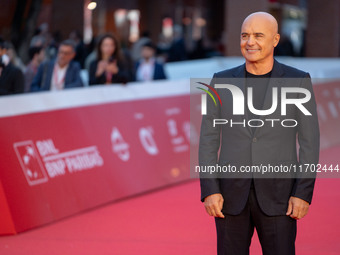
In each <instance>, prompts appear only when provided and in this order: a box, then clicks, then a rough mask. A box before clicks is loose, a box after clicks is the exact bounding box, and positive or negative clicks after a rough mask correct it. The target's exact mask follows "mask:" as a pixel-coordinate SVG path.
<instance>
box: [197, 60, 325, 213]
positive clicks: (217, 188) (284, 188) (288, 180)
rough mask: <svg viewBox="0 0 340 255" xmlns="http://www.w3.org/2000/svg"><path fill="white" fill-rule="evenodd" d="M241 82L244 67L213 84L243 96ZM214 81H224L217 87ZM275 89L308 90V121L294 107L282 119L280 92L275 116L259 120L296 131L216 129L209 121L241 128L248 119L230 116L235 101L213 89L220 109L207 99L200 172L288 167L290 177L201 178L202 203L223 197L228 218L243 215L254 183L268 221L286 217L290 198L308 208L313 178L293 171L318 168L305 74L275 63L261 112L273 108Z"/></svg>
mask: <svg viewBox="0 0 340 255" xmlns="http://www.w3.org/2000/svg"><path fill="white" fill-rule="evenodd" d="M244 77H245V64H244V65H241V66H238V67H236V68H233V69H229V70H225V71H222V72H219V73H216V74H215V75H214V78H213V80H212V85H213V86H214V83H216V84H220V83H224V84H232V85H235V86H237V87H238V88H239V89H241V90H242V91H243V92H244V91H245V81H244V80H245V79H243V78H244ZM217 78H225V79H224V80H223V81H221V80H217ZM235 78H236V79H235ZM237 78H238V79H237ZM276 78H277V79H276ZM291 78H294V79H291ZM273 87H277V88H278V89H279V91H280V90H281V88H283V87H300V88H305V89H307V90H309V91H310V92H311V99H310V100H309V101H308V102H307V103H305V104H304V106H305V107H306V109H307V110H308V111H309V112H310V113H311V114H312V115H311V116H309V115H304V114H303V113H302V112H301V111H300V110H299V109H298V108H297V107H295V105H288V106H287V113H286V116H281V102H280V101H281V100H280V98H281V97H280V92H279V93H278V95H279V100H278V105H277V108H276V110H275V111H274V112H273V113H272V114H270V115H268V116H261V119H262V120H263V119H280V120H282V119H294V120H296V121H297V122H298V125H297V126H296V127H289V128H287V127H283V126H281V124H280V122H276V124H275V127H271V125H268V123H266V125H264V126H263V127H260V128H256V131H255V132H254V133H253V132H252V131H251V128H250V127H248V126H246V127H243V126H242V125H234V126H233V127H231V126H230V125H217V126H216V127H215V128H214V127H213V125H212V121H213V119H227V120H229V121H230V119H234V121H237V122H241V121H242V119H248V116H247V111H245V115H233V111H232V109H233V98H232V96H231V93H230V92H228V90H227V89H216V90H217V92H218V94H219V95H220V97H221V101H222V105H223V107H221V105H220V104H217V106H215V104H214V102H213V101H212V99H210V97H209V96H208V97H207V115H203V118H202V125H201V134H200V144H199V165H200V166H208V165H216V164H217V163H218V164H219V165H220V166H224V165H228V164H230V165H232V166H235V167H236V169H237V170H240V168H241V166H254V165H257V166H259V165H261V164H263V165H269V164H270V165H272V166H280V165H282V166H287V167H291V171H290V172H289V173H284V174H283V175H280V176H277V175H273V176H271V177H270V178H263V176H261V174H254V173H242V174H243V176H242V178H241V175H233V176H236V177H237V178H229V177H230V176H231V175H230V174H229V176H228V175H227V174H228V173H223V174H222V175H221V174H215V175H213V176H211V175H206V174H201V178H200V183H201V200H202V201H203V200H204V198H205V197H207V196H209V195H211V194H214V193H221V194H222V196H223V198H224V205H223V209H222V212H223V213H227V214H231V215H237V214H239V213H241V211H242V210H243V208H244V207H245V205H246V202H247V199H248V195H249V191H250V186H251V181H252V178H254V187H255V192H256V196H257V199H258V203H259V205H260V207H261V209H262V210H263V212H264V213H266V214H267V215H270V216H274V215H285V213H286V210H287V206H288V200H289V197H290V196H295V197H298V198H301V199H303V200H305V201H307V202H309V203H311V200H312V195H313V189H314V183H315V175H316V174H315V173H309V172H308V173H307V174H306V175H304V176H301V174H300V173H299V171H297V172H294V171H293V168H294V166H297V167H298V166H300V165H301V166H304V164H317V163H318V160H319V136H320V135H319V125H318V117H317V112H316V103H315V98H314V93H313V88H312V84H311V81H310V76H309V74H308V73H305V72H303V71H300V70H297V69H295V68H292V67H289V66H286V65H283V64H280V63H278V62H277V61H275V62H274V66H273V70H272V75H271V78H270V81H269V84H268V89H267V93H266V96H265V100H264V106H263V109H269V108H270V107H271V105H272V93H271V92H272V88H273ZM291 96H293V97H294V98H295V97H296V98H298V97H302V95H301V93H292V95H291ZM245 101H247V100H245ZM297 137H298V143H299V146H300V148H299V159H298V157H297V140H296V139H297ZM220 145H221V148H220V154H219V159H218V156H217V155H218V150H219V147H220ZM206 177H213V178H206ZM225 177H227V178H225ZM244 177H246V178H244ZM257 177H259V178H257ZM282 177H285V178H282ZM302 177H303V178H302ZM306 177H309V178H306Z"/></svg>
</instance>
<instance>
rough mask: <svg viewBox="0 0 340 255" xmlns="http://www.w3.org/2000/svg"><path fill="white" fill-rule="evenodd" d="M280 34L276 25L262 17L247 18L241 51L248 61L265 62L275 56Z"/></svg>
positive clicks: (243, 29)
mask: <svg viewBox="0 0 340 255" xmlns="http://www.w3.org/2000/svg"><path fill="white" fill-rule="evenodd" d="M279 39H280V35H279V34H277V31H276V27H275V26H274V25H273V24H271V23H270V22H269V21H268V20H266V19H265V18H261V17H251V18H250V19H247V20H246V21H245V22H244V23H243V25H242V29H241V41H240V46H241V52H242V55H243V56H244V58H245V59H246V61H247V62H248V63H265V62H266V61H268V60H270V59H272V58H273V55H274V47H275V46H276V45H277V44H278V42H279Z"/></svg>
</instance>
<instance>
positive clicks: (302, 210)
mask: <svg viewBox="0 0 340 255" xmlns="http://www.w3.org/2000/svg"><path fill="white" fill-rule="evenodd" d="M308 209H309V203H308V202H306V201H305V200H303V199H301V198H297V197H290V198H289V201H288V209H287V213H286V215H289V216H290V217H291V218H293V219H296V220H299V219H301V218H303V217H305V216H306V214H307V213H308Z"/></svg>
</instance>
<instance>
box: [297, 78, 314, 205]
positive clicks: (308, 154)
mask: <svg viewBox="0 0 340 255" xmlns="http://www.w3.org/2000/svg"><path fill="white" fill-rule="evenodd" d="M301 87H302V88H305V89H307V90H309V91H310V92H311V99H310V100H309V101H308V102H307V103H305V104H304V106H305V107H306V109H307V110H308V111H309V112H310V113H311V114H312V115H304V113H302V112H301V111H298V115H297V121H298V142H299V146H300V148H299V165H300V166H301V168H300V169H301V170H302V172H300V171H298V178H297V179H296V182H295V184H294V186H293V192H292V196H295V197H298V198H301V199H303V200H305V201H307V202H308V203H311V201H312V196H313V190H314V184H315V177H316V171H315V168H313V165H314V166H315V167H316V165H317V164H318V161H319V149H320V133H319V123H318V116H317V110H316V102H315V97H314V92H313V87H312V83H311V80H310V76H309V74H307V75H306V77H305V78H304V79H303V81H302V84H301ZM313 169H314V170H313Z"/></svg>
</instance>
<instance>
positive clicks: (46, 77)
mask: <svg viewBox="0 0 340 255" xmlns="http://www.w3.org/2000/svg"><path fill="white" fill-rule="evenodd" d="M55 61H56V60H50V61H47V62H45V63H42V64H41V65H40V66H39V68H38V71H37V74H36V75H35V77H34V79H33V81H32V84H31V91H44V90H50V89H51V81H52V75H53V69H54V64H55ZM83 86H84V85H83V82H82V79H81V77H80V65H79V63H78V62H74V61H71V62H70V64H69V65H68V68H67V70H66V75H65V87H64V88H65V89H69V88H77V87H83Z"/></svg>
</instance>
